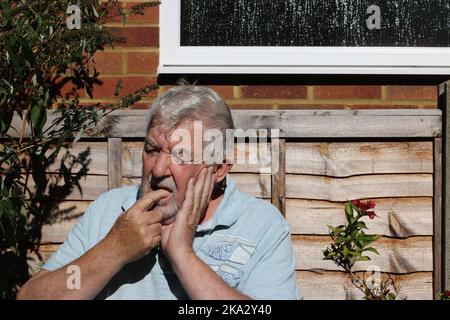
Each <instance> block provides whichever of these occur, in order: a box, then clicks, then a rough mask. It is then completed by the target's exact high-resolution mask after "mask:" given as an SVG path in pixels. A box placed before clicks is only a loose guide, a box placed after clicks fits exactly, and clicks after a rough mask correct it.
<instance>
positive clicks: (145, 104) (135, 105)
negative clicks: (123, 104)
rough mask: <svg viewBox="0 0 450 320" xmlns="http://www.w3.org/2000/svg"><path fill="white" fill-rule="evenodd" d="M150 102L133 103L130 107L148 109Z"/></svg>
mask: <svg viewBox="0 0 450 320" xmlns="http://www.w3.org/2000/svg"><path fill="white" fill-rule="evenodd" d="M151 104H152V103H151V102H147V103H135V104H133V105H132V106H131V109H140V110H148V109H150V105H151Z"/></svg>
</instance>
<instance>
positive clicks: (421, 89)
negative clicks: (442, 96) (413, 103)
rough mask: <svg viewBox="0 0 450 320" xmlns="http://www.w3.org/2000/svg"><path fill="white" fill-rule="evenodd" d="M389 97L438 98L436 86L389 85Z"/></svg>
mask: <svg viewBox="0 0 450 320" xmlns="http://www.w3.org/2000/svg"><path fill="white" fill-rule="evenodd" d="M386 93H387V99H392V100H437V97H438V92H437V87H436V86H389V87H387V88H386Z"/></svg>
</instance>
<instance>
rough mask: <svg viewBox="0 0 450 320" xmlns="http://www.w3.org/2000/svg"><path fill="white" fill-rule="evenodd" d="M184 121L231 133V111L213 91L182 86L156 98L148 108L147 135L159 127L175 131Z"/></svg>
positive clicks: (232, 127)
mask: <svg viewBox="0 0 450 320" xmlns="http://www.w3.org/2000/svg"><path fill="white" fill-rule="evenodd" d="M184 120H191V121H202V122H203V123H204V124H205V125H206V126H207V127H208V128H211V129H219V130H220V131H222V132H225V130H227V129H234V123H233V117H232V116H231V111H230V108H229V107H228V106H227V104H226V103H225V101H224V100H223V99H222V97H221V96H219V94H218V93H217V92H215V91H214V90H212V89H210V88H207V87H201V86H194V85H188V84H182V85H179V86H176V87H173V88H171V89H170V90H168V91H167V92H165V93H164V94H162V95H161V96H159V97H158V98H157V99H156V100H155V101H154V102H153V104H152V106H151V108H150V114H149V119H148V126H147V132H148V130H149V129H150V128H152V127H154V126H157V125H160V126H162V127H163V128H165V129H175V128H176V127H177V126H178V125H180V124H181V122H182V121H184Z"/></svg>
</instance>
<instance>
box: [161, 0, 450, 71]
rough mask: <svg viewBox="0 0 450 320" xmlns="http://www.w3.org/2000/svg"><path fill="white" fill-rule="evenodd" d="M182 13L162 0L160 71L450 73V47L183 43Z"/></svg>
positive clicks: (175, 3) (173, 2)
mask: <svg viewBox="0 0 450 320" xmlns="http://www.w3.org/2000/svg"><path fill="white" fill-rule="evenodd" d="M180 12H181V1H180V0H162V1H161V5H160V58H159V67H158V73H159V74H373V75H383V74H384V75H409V74H410V75H413V74H414V75H450V48H430V47H421V48H397V47H396V48H392V47H210V46H207V47H186V46H184V47H182V46H180V15H181V14H180Z"/></svg>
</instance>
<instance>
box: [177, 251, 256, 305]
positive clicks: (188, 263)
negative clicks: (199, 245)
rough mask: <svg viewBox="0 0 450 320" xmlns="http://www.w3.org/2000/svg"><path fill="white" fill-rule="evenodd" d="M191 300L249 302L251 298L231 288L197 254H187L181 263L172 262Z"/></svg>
mask: <svg viewBox="0 0 450 320" xmlns="http://www.w3.org/2000/svg"><path fill="white" fill-rule="evenodd" d="M172 267H173V269H174V271H175V273H176V274H177V276H178V279H179V280H180V282H181V285H182V286H183V288H184V290H185V291H186V293H187V294H188V296H189V298H191V299H194V300H233V299H234V300H247V299H251V298H250V297H248V296H246V295H244V294H242V293H240V292H238V291H237V290H235V289H233V288H231V287H230V286H228V285H227V284H226V282H225V281H223V279H222V278H220V277H219V276H218V275H217V274H216V273H215V272H214V271H213V270H212V269H211V268H210V267H209V266H208V265H207V264H206V263H204V262H203V261H202V260H201V259H200V258H199V257H197V256H196V255H195V253H189V254H186V256H185V257H183V259H180V260H179V262H172Z"/></svg>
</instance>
